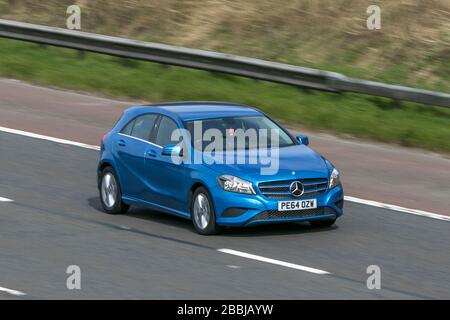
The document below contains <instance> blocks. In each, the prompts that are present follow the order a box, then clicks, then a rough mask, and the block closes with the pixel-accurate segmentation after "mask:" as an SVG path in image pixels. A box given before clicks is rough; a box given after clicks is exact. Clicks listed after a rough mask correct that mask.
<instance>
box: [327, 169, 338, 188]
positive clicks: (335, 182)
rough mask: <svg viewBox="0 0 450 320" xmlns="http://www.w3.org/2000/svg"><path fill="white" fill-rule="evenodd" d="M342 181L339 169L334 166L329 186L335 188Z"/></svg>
mask: <svg viewBox="0 0 450 320" xmlns="http://www.w3.org/2000/svg"><path fill="white" fill-rule="evenodd" d="M340 183H341V179H340V178H339V171H338V170H337V169H336V168H333V171H331V174H330V184H329V186H328V187H329V188H330V189H333V188H334V187H336V186H337V185H339V184H340Z"/></svg>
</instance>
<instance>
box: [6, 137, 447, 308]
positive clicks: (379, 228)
mask: <svg viewBox="0 0 450 320" xmlns="http://www.w3.org/2000/svg"><path fill="white" fill-rule="evenodd" d="M0 155H1V156H0V173H1V179H0V197H5V198H9V199H12V200H14V202H11V203H7V202H0V246H1V247H0V275H1V276H0V287H6V288H10V289H15V290H20V291H22V292H25V293H27V296H25V297H26V298H36V299H40V298H129V299H134V298H162V299H166V298H179V299H189V298H203V299H214V298H223V299H246V298H269V299H270V298H271V299H289V298H300V299H301V298H330V299H333V298H343V299H347V298H348V299H356V298H358V299H359V298H362V299H374V298H400V299H404V298H446V299H448V298H450V257H449V255H448V248H449V246H450V233H449V227H450V224H449V223H448V222H444V221H439V220H434V219H429V218H424V217H418V216H413V215H409V214H406V213H399V212H393V211H389V210H384V209H379V208H373V207H368V206H363V205H358V204H352V203H346V204H345V206H346V212H345V215H344V216H343V217H342V219H340V220H339V222H338V223H337V227H334V228H330V229H322V230H312V229H311V228H309V226H308V225H307V224H301V223H300V224H289V225H272V226H261V227H252V228H242V229H227V230H224V232H223V233H222V234H220V235H218V236H213V237H203V236H199V235H197V234H196V233H195V232H194V230H193V228H192V226H191V223H190V222H189V221H187V220H183V219H180V218H176V217H172V216H170V215H166V214H162V213H158V212H153V211H150V210H146V209H142V208H133V209H132V210H131V211H130V213H129V214H127V215H124V216H109V215H106V214H104V213H102V212H101V211H100V203H99V199H98V195H97V190H96V181H95V170H96V161H97V158H98V154H97V152H96V151H93V150H87V149H82V148H78V147H74V146H67V145H60V144H56V143H53V142H48V141H41V140H35V139H31V138H27V137H22V136H16V135H12V134H5V133H0ZM220 248H228V249H233V250H239V251H243V252H246V253H251V254H257V255H261V256H264V257H268V258H273V259H279V260H282V261H286V262H291V263H296V264H300V265H303V266H308V267H312V268H318V269H321V270H325V271H328V272H330V273H331V275H315V274H311V273H308V272H304V271H299V270H293V269H289V268H285V267H281V266H276V265H271V264H267V263H264V262H258V261H253V260H248V259H244V258H241V257H236V256H231V255H228V254H224V253H221V252H217V251H216V250H217V249H220ZM71 264H75V265H79V266H80V267H81V270H82V290H80V291H77V290H75V291H69V290H67V289H66V287H65V282H66V277H67V276H68V275H67V274H65V270H66V268H67V266H69V265H71ZM372 264H376V265H379V266H380V268H381V271H382V289H381V290H368V289H367V288H366V285H365V282H366V278H367V276H368V275H366V268H367V266H368V265H372ZM0 298H11V297H10V296H9V295H8V294H5V293H1V292H0Z"/></svg>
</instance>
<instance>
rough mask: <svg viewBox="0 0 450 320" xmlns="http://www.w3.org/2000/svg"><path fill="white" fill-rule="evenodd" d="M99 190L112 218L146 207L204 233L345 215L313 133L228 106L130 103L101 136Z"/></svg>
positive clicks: (329, 220) (316, 222)
mask: <svg viewBox="0 0 450 320" xmlns="http://www.w3.org/2000/svg"><path fill="white" fill-rule="evenodd" d="M98 188H99V193H100V199H101V203H102V207H103V209H104V210H105V211H106V212H107V213H109V214H120V213H125V212H126V211H127V210H128V208H129V206H130V205H138V206H145V207H148V208H151V209H155V210H159V211H164V212H167V213H171V214H174V215H177V216H180V217H183V218H186V219H191V220H192V222H193V225H194V227H195V230H196V231H197V232H198V233H200V234H205V235H206V234H213V233H215V232H217V230H218V227H220V226H250V225H255V224H262V223H278V222H293V221H308V222H310V224H311V225H312V226H317V227H328V226H331V225H332V224H333V223H334V222H335V221H336V219H337V218H338V217H339V216H341V215H342V213H343V198H344V194H343V188H342V184H341V182H340V176H339V171H338V170H337V169H336V168H334V166H333V165H332V164H331V163H330V162H329V161H328V160H327V159H325V158H324V157H323V156H321V155H320V154H318V153H317V152H315V151H313V150H312V149H311V148H309V147H308V138H307V137H306V136H297V137H293V136H292V135H291V134H290V133H289V132H288V131H287V130H286V129H284V128H283V127H281V126H280V125H279V124H277V123H276V122H275V121H274V120H272V119H271V118H270V117H268V116H267V115H265V114H264V113H263V112H261V111H259V110H257V109H255V108H251V107H248V106H244V105H236V104H230V103H218V102H178V103H168V104H159V105H148V106H135V107H131V108H128V109H127V110H125V111H124V113H123V114H122V116H121V118H120V119H119V120H118V122H117V123H116V125H115V126H114V128H113V129H112V130H111V131H110V132H108V133H107V134H106V135H105V136H104V137H103V140H102V144H101V151H100V160H99V165H98Z"/></svg>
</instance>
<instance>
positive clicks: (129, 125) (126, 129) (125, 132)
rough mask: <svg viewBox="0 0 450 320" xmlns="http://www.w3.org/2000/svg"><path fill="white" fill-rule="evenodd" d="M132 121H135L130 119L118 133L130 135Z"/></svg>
mask: <svg viewBox="0 0 450 320" xmlns="http://www.w3.org/2000/svg"><path fill="white" fill-rule="evenodd" d="M134 121H135V120H133V121H130V122H129V123H128V124H127V125H126V126H125V128H123V129H122V131H120V133H123V134H126V135H128V136H130V135H131V130H133V126H134Z"/></svg>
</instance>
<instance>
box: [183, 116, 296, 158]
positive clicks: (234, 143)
mask: <svg viewBox="0 0 450 320" xmlns="http://www.w3.org/2000/svg"><path fill="white" fill-rule="evenodd" d="M185 127H186V129H187V130H188V131H189V133H190V136H191V143H192V145H193V146H194V148H196V149H197V150H199V149H200V148H202V150H205V148H207V147H208V145H211V143H214V144H215V146H216V150H218V149H222V148H223V149H222V150H239V149H254V148H273V147H285V146H290V145H293V144H295V143H294V141H293V140H292V139H291V137H290V136H289V135H288V134H287V133H286V131H285V130H284V129H282V128H281V127H280V126H278V125H277V124H276V123H275V122H273V121H272V120H270V119H269V118H267V117H265V116H246V117H224V118H217V119H203V120H193V121H186V122H185Z"/></svg>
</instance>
